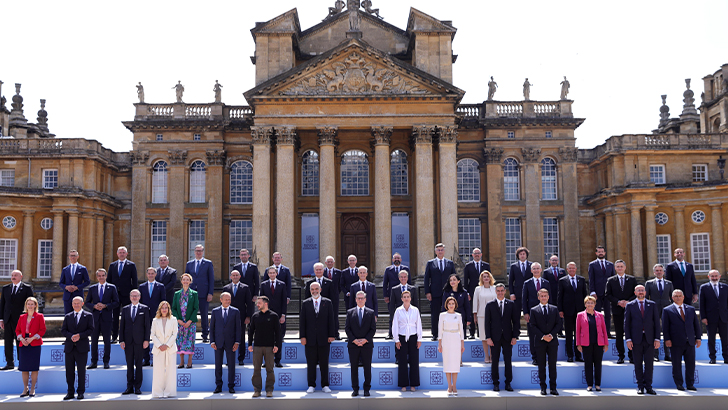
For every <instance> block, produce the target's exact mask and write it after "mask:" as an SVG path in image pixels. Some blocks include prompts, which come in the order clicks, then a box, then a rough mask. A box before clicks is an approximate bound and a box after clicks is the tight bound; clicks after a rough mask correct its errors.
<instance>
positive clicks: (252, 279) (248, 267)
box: [233, 249, 260, 350]
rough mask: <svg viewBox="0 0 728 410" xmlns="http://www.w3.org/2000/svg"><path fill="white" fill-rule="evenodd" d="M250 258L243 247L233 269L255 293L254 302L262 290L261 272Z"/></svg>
mask: <svg viewBox="0 0 728 410" xmlns="http://www.w3.org/2000/svg"><path fill="white" fill-rule="evenodd" d="M249 259H250V252H248V250H247V249H241V250H240V263H238V264H236V265H235V266H233V270H236V271H238V272H239V274H240V282H242V283H244V284H246V285H248V288H250V293H251V294H252V295H253V303H255V299H257V298H258V293H259V292H260V273H259V272H258V265H256V264H254V263H253V262H250V261H249ZM233 299H235V298H233ZM233 306H235V300H233ZM241 313H242V312H241ZM243 347H245V346H243ZM243 350H244V349H243Z"/></svg>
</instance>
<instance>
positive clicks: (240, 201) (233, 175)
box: [228, 160, 253, 205]
mask: <svg viewBox="0 0 728 410" xmlns="http://www.w3.org/2000/svg"><path fill="white" fill-rule="evenodd" d="M246 183H248V185H246ZM236 184H237V185H236ZM228 189H229V195H230V204H234V205H250V204H252V203H253V163H252V162H250V161H246V160H239V161H235V162H233V163H232V164H230V185H229V187H228ZM234 190H236V191H234ZM237 191H239V192H237Z"/></svg>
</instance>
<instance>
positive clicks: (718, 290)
mask: <svg viewBox="0 0 728 410" xmlns="http://www.w3.org/2000/svg"><path fill="white" fill-rule="evenodd" d="M708 279H710V282H708V283H704V284H703V285H702V286H700V316H702V318H703V323H704V324H705V326H706V327H707V328H708V354H709V355H710V363H711V364H715V362H716V360H715V359H716V351H715V333H716V332H718V333H719V334H720V345H721V347H722V351H723V363H727V364H728V285H726V284H725V283H720V272H719V271H718V270H716V269H713V270H711V271H710V272H708Z"/></svg>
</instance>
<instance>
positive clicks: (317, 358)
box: [298, 263, 337, 393]
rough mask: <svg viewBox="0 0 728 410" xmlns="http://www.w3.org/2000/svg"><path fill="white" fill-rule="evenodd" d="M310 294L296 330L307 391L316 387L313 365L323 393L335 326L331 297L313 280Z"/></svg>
mask: <svg viewBox="0 0 728 410" xmlns="http://www.w3.org/2000/svg"><path fill="white" fill-rule="evenodd" d="M318 265H321V266H320V269H321V270H322V271H323V264H322V263H317V264H316V265H314V270H315V269H318V268H319V267H318ZM309 290H310V292H311V296H310V297H309V298H307V299H306V300H304V301H303V302H301V312H300V314H299V322H298V332H299V337H300V339H301V344H302V345H303V346H304V348H305V350H306V368H307V376H308V377H307V379H308V390H307V391H306V393H313V392H314V391H315V389H316V366H317V365H318V366H319V367H320V369H321V388H322V389H323V391H324V393H331V389H330V388H329V353H330V350H331V342H333V341H334V340H336V333H337V332H336V326H334V308H333V305H332V304H331V300H329V299H328V298H326V297H323V296H322V295H321V285H319V283H318V282H317V281H312V282H310V284H309Z"/></svg>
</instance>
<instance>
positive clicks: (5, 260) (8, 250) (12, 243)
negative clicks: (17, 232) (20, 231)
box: [0, 239, 18, 278]
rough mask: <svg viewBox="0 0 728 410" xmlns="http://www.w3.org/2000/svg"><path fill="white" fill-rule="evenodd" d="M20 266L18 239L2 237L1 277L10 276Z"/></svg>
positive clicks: (0, 243) (0, 254) (0, 247)
mask: <svg viewBox="0 0 728 410" xmlns="http://www.w3.org/2000/svg"><path fill="white" fill-rule="evenodd" d="M17 266H18V240H17V239H0V278H9V277H10V273H11V272H12V271H14V270H15V269H17Z"/></svg>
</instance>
